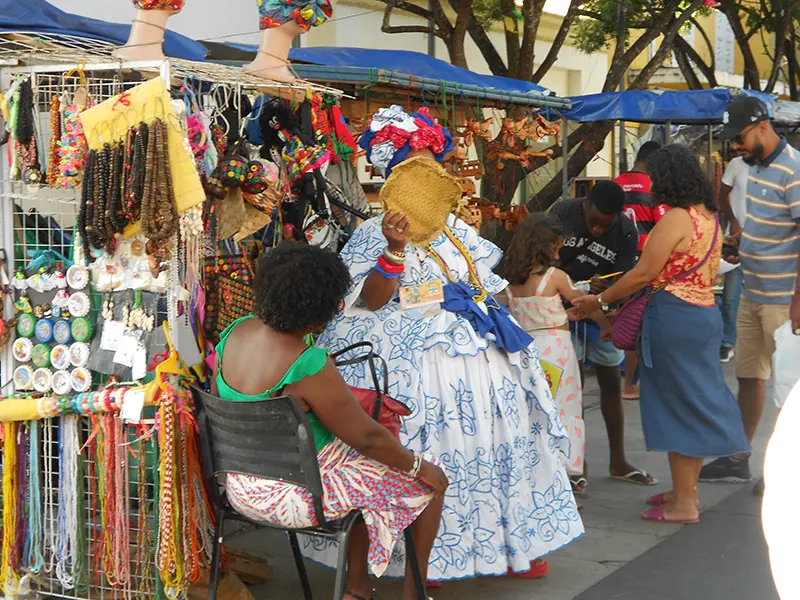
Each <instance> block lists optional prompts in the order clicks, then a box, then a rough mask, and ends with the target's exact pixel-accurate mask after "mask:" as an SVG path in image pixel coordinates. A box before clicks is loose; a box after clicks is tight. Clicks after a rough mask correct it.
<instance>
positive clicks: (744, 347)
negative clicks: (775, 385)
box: [736, 298, 789, 380]
mask: <svg viewBox="0 0 800 600" xmlns="http://www.w3.org/2000/svg"><path fill="white" fill-rule="evenodd" d="M788 320H789V305H788V304H757V303H755V302H751V301H750V300H747V299H745V298H742V301H741V303H740V304H739V316H738V317H737V319H736V336H737V338H736V339H737V341H736V377H738V378H740V379H763V380H767V379H769V376H770V373H771V372H772V355H773V353H774V352H775V330H776V329H778V327H780V326H781V325H783V324H784V323H786V321H788Z"/></svg>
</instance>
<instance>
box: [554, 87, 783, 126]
mask: <svg viewBox="0 0 800 600" xmlns="http://www.w3.org/2000/svg"><path fill="white" fill-rule="evenodd" d="M736 94H743V95H745V96H756V97H758V98H760V99H761V100H763V101H764V102H765V103H766V105H767V107H768V108H769V111H770V115H773V112H774V107H775V99H774V98H773V97H772V96H770V95H769V94H763V93H761V92H753V91H750V90H730V89H727V88H714V89H710V90H688V91H681V90H666V91H657V92H656V91H627V92H607V93H603V94H589V95H586V96H574V97H572V98H570V100H571V102H572V108H571V109H569V110H565V111H562V113H561V114H562V115H563V116H565V117H566V118H567V119H569V120H571V121H578V122H580V123H589V122H592V121H632V122H636V123H666V122H668V121H669V122H671V123H673V124H676V125H678V124H692V123H694V124H697V123H719V122H721V121H722V115H723V113H724V112H725V108H726V107H727V106H728V103H729V102H730V101H731V99H732V98H733V97H734V96H735V95H736Z"/></svg>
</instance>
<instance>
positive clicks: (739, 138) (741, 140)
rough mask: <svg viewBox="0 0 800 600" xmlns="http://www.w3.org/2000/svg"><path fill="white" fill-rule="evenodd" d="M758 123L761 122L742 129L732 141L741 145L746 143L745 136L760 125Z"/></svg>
mask: <svg viewBox="0 0 800 600" xmlns="http://www.w3.org/2000/svg"><path fill="white" fill-rule="evenodd" d="M758 125H759V123H755V124H753V125H750V127H747V128H746V129H744V131H742V132H741V133H739V134H738V135H735V136H733V139H732V140H731V141H732V142H733V143H734V144H737V145H739V146H741V145H742V144H744V138H745V137H747V134H748V133H750V132H751V131H753V129H755V128H756V127H758Z"/></svg>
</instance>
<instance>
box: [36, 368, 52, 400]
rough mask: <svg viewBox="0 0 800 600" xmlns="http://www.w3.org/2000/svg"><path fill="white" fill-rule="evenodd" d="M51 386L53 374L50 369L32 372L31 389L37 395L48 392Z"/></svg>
mask: <svg viewBox="0 0 800 600" xmlns="http://www.w3.org/2000/svg"><path fill="white" fill-rule="evenodd" d="M52 386H53V372H52V371H51V370H50V369H45V368H42V369H36V370H35V371H34V372H33V389H35V390H36V391H37V392H39V393H42V394H43V393H44V392H48V391H50V388H51V387H52Z"/></svg>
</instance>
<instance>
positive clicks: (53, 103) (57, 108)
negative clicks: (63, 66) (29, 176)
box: [47, 95, 61, 187]
mask: <svg viewBox="0 0 800 600" xmlns="http://www.w3.org/2000/svg"><path fill="white" fill-rule="evenodd" d="M60 141H61V97H60V96H58V95H54V96H53V97H52V98H50V148H49V154H48V159H49V160H48V164H47V185H49V186H50V187H55V186H56V183H58V173H59V171H58V144H59V142H60Z"/></svg>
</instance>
